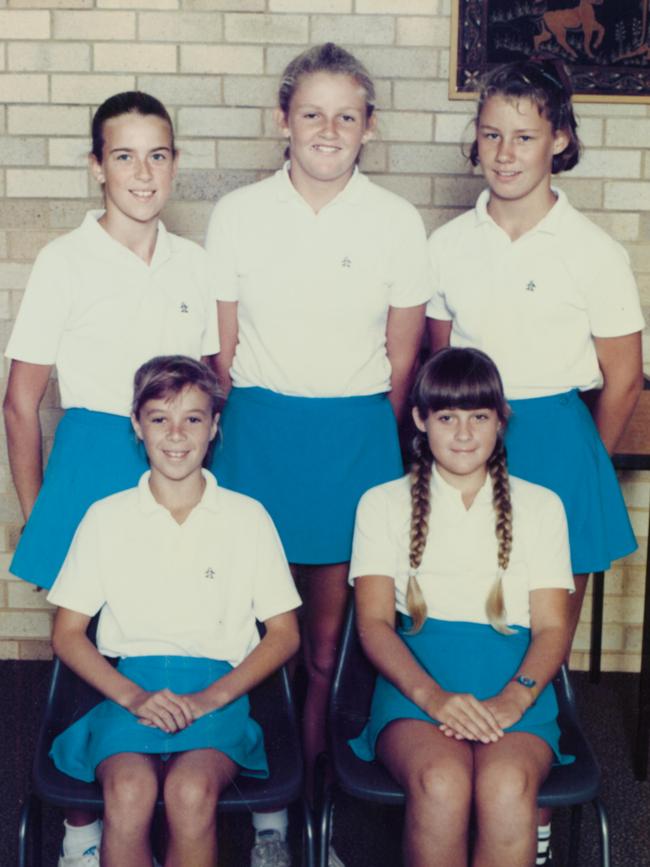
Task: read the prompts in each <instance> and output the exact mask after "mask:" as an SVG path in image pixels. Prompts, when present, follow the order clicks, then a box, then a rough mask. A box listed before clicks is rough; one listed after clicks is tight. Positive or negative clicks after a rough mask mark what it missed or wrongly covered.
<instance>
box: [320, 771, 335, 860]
mask: <svg viewBox="0 0 650 867" xmlns="http://www.w3.org/2000/svg"><path fill="white" fill-rule="evenodd" d="M332 795H333V788H332V787H331V786H327V787H326V788H325V791H324V792H323V797H322V799H321V807H320V810H321V813H320V823H319V824H320V827H319V834H318V844H319V845H318V867H327V863H328V861H329V854H330V831H331V828H332V809H333V807H334V799H333V797H332Z"/></svg>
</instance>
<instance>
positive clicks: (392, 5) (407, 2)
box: [356, 0, 438, 15]
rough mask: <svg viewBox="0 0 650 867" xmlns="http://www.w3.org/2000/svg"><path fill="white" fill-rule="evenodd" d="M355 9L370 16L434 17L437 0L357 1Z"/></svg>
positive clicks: (436, 9)
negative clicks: (382, 14) (383, 14)
mask: <svg viewBox="0 0 650 867" xmlns="http://www.w3.org/2000/svg"><path fill="white" fill-rule="evenodd" d="M356 9H357V12H361V13H368V14H371V15H379V14H381V13H382V12H385V13H387V14H389V15H435V14H436V12H437V11H438V0H357V5H356Z"/></svg>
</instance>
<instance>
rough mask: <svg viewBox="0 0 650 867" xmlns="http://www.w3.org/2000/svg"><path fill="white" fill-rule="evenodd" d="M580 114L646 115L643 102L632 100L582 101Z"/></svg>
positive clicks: (599, 115)
mask: <svg viewBox="0 0 650 867" xmlns="http://www.w3.org/2000/svg"><path fill="white" fill-rule="evenodd" d="M577 108H578V112H579V114H580V116H581V117H582V116H585V117H586V116H590V117H602V116H603V115H605V116H607V117H608V118H609V117H632V118H637V117H646V115H647V112H646V106H645V105H644V104H643V103H631V102H618V103H617V102H606V103H605V102H600V103H599V102H580V103H578V105H577Z"/></svg>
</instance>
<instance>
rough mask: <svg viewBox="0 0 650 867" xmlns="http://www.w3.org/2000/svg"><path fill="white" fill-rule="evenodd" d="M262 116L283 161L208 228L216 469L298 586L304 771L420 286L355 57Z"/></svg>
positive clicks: (291, 89) (303, 60) (337, 58)
mask: <svg viewBox="0 0 650 867" xmlns="http://www.w3.org/2000/svg"><path fill="white" fill-rule="evenodd" d="M277 119H278V123H279V126H280V129H281V131H282V134H283V135H284V136H285V137H286V138H287V139H288V145H289V146H288V157H289V160H288V162H287V163H286V164H285V166H284V168H283V169H282V170H280V171H279V172H277V173H276V174H275V175H273V176H272V177H270V178H267V179H266V180H264V181H261V182H260V183H257V184H253V185H252V186H249V187H246V188H244V189H241V190H237V191H235V192H233V193H230V194H229V195H227V196H225V197H224V198H223V199H221V200H220V201H219V203H218V204H217V206H216V208H215V210H214V213H213V215H212V218H211V220H210V225H209V229H208V235H207V250H208V254H209V256H210V260H211V263H212V277H213V279H214V282H215V284H216V287H217V298H218V308H219V323H220V339H221V353H220V355H219V360H218V364H219V369H220V372H221V375H222V377H223V380H224V381H225V382H226V383H227V385H228V387H230V386H231V385H232V390H231V391H230V396H229V399H228V403H227V405H226V409H225V411H224V416H223V424H222V432H223V446H222V447H220V448H217V449H216V451H215V463H214V467H215V472H216V474H217V475H218V477H219V479H220V481H221V483H222V484H224V485H225V486H227V487H231V488H233V489H235V490H238V491H242V492H243V493H246V494H249V495H250V496H253V497H255V498H256V499H258V500H260V501H261V502H262V503H263V504H264V505H265V506H266V508H267V509H268V511H269V513H270V514H271V517H272V518H273V521H274V523H275V524H276V526H277V528H278V531H279V533H280V537H281V539H282V542H283V544H284V548H285V551H286V554H287V557H288V559H289V562H290V563H291V564H292V565H293V566H294V574H298V575H299V577H300V579H301V580H302V583H301V595H302V597H303V600H304V603H305V613H304V621H303V646H304V650H305V659H306V664H307V671H308V691H307V698H306V705H305V712H304V744H305V753H306V764H307V769H308V775H309V776H310V777H311V774H312V773H313V764H314V760H315V758H316V756H317V755H318V754H319V753H320V752H321V751H322V750H323V749H324V748H325V718H326V706H327V699H328V694H329V685H330V680H331V676H332V671H333V667H334V662H335V658H336V652H337V645H338V640H339V635H340V631H341V626H342V620H343V614H344V609H345V599H346V594H347V574H348V561H349V559H350V549H351V543H352V531H353V524H354V512H355V508H356V505H357V502H358V500H359V497H360V496H361V494H362V493H363V492H364V491H365V490H366V489H367V488H369V487H370V486H372V485H375V484H378V483H379V482H382V481H386V480H388V479H392V478H396V477H398V476H399V475H401V472H402V463H401V457H400V450H399V445H398V439H397V425H396V421H397V420H399V418H400V416H401V413H402V410H403V405H404V401H405V397H406V395H407V393H408V387H409V381H410V376H411V371H412V367H413V362H414V359H415V355H416V352H417V349H418V346H419V342H420V337H421V332H422V329H423V326H424V302H425V301H426V300H427V299H428V297H429V296H430V294H431V291H430V285H429V283H430V280H429V276H428V265H427V261H426V249H425V248H426V243H425V242H424V236H423V227H422V222H421V220H420V217H419V215H418V213H417V211H416V210H415V208H413V207H412V206H411V205H410V204H408V203H407V202H405V201H404V200H403V199H401V198H399V197H398V196H396V195H394V194H393V193H391V192H388V191H387V190H385V189H382V188H381V187H378V186H376V185H375V184H373V183H371V181H369V180H368V178H367V177H365V176H364V175H362V174H361V173H360V172H359V170H358V168H357V162H358V159H359V154H360V151H361V148H362V146H363V145H364V144H365V143H366V142H367V141H368V140H369V139H370V138H371V136H372V135H373V131H374V128H375V115H374V87H373V83H372V81H371V79H370V77H369V76H368V73H367V72H366V70H365V69H364V67H363V66H362V65H361V64H360V63H359V61H358V60H356V58H354V57H353V56H352V55H351V54H349V53H348V52H347V51H345V50H343V49H342V48H339V47H338V46H336V45H333V44H331V43H328V44H326V45H320V46H316V47H314V48H311V49H310V50H308V51H306V52H305V53H303V54H301V55H300V56H299V57H296V58H295V59H294V60H293V61H292V62H291V63H290V64H289V65H288V67H287V68H286V70H285V72H284V75H283V77H282V82H281V84H280V91H279V108H278V110H277ZM278 830H279V832H280V833H282V830H281V827H280V826H279V825H278ZM254 863H256V864H262V863H266V862H265V861H263V860H260V861H257V862H254ZM269 863H270V862H269Z"/></svg>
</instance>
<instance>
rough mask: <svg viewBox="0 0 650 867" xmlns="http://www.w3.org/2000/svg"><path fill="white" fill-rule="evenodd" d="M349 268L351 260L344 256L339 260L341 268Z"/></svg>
mask: <svg viewBox="0 0 650 867" xmlns="http://www.w3.org/2000/svg"><path fill="white" fill-rule="evenodd" d="M351 267H352V259H350V258H348V256H345V257H344V258H343V259H341V268H351Z"/></svg>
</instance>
